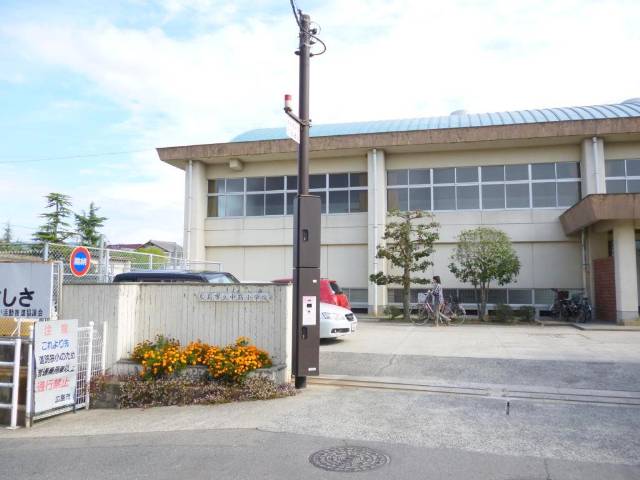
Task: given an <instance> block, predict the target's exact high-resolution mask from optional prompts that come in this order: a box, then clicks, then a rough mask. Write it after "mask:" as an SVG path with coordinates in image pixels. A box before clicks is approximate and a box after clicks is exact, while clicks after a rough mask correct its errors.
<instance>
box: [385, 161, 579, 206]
mask: <svg viewBox="0 0 640 480" xmlns="http://www.w3.org/2000/svg"><path fill="white" fill-rule="evenodd" d="M579 200H580V168H579V165H578V163H576V162H565V163H538V164H535V163H534V164H529V165H491V166H483V167H449V168H433V169H429V168H423V169H412V170H408V169H407V170H390V171H389V172H387V210H389V211H391V210H395V209H398V210H478V209H482V210H491V209H505V208H532V207H533V208H549V207H552V208H553V207H570V206H572V205H573V204H575V203H576V202H577V201H579Z"/></svg>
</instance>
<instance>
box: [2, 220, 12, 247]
mask: <svg viewBox="0 0 640 480" xmlns="http://www.w3.org/2000/svg"><path fill="white" fill-rule="evenodd" d="M12 241H13V229H12V228H11V222H7V223H6V224H5V225H4V230H3V231H2V239H0V242H2V243H11V242H12Z"/></svg>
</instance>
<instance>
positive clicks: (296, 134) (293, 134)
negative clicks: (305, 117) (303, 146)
mask: <svg viewBox="0 0 640 480" xmlns="http://www.w3.org/2000/svg"><path fill="white" fill-rule="evenodd" d="M287 137H289V138H290V139H291V140H293V141H294V142H296V143H300V125H298V123H296V121H295V120H293V119H292V118H289V117H287Z"/></svg>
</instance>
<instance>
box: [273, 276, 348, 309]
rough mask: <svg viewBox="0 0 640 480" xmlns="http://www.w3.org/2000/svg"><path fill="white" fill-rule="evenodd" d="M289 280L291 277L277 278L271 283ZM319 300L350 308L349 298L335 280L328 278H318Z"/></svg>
mask: <svg viewBox="0 0 640 480" xmlns="http://www.w3.org/2000/svg"><path fill="white" fill-rule="evenodd" d="M291 282H293V279H292V278H279V279H277V280H274V281H273V283H291ZM320 301H321V302H325V303H329V304H331V305H337V306H339V307H343V308H346V309H347V310H351V304H350V303H349V299H348V298H347V296H346V295H345V293H344V292H343V291H342V289H341V288H340V286H339V285H338V282H336V281H335V280H329V279H327V278H321V279H320Z"/></svg>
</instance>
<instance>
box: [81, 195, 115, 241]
mask: <svg viewBox="0 0 640 480" xmlns="http://www.w3.org/2000/svg"><path fill="white" fill-rule="evenodd" d="M98 210H100V208H99V207H96V206H95V205H94V203H93V202H91V203H90V204H89V213H87V212H85V211H84V210H83V211H82V215H79V214H77V213H76V214H75V217H76V230H77V232H78V235H79V237H80V239H79V240H80V243H81V244H82V245H89V246H91V247H97V246H98V244H99V243H100V236H101V235H100V233H99V232H98V229H100V228H102V227H103V226H104V222H105V221H106V220H107V217H99V216H98V215H97V211H98Z"/></svg>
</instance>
